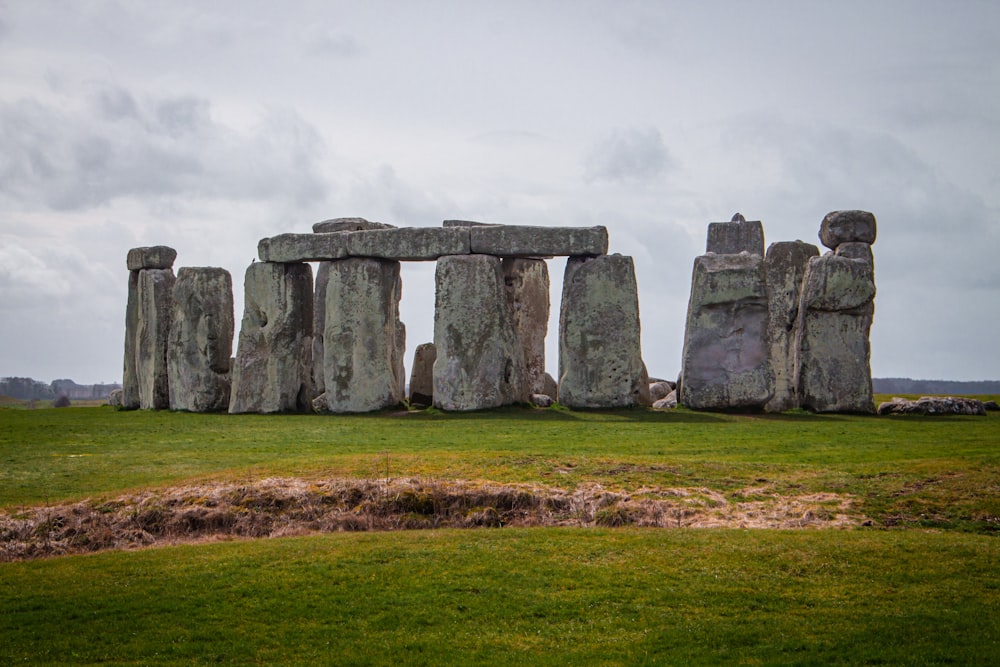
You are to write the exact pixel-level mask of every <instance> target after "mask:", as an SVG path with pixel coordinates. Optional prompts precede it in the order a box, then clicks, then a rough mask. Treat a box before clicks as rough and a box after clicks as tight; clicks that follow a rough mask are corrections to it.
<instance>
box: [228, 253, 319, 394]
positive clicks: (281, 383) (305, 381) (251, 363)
mask: <svg viewBox="0 0 1000 667" xmlns="http://www.w3.org/2000/svg"><path fill="white" fill-rule="evenodd" d="M243 292H244V294H243V299H244V310H243V321H242V323H241V325H240V340H239V345H238V346H237V351H236V361H235V363H234V364H233V388H232V395H231V398H230V401H229V412H231V413H241V412H261V413H272V412H290V411H298V412H306V411H308V410H309V409H310V408H311V405H310V399H311V398H312V389H311V381H310V375H311V367H312V335H311V334H312V325H313V312H312V304H313V300H312V268H311V267H310V266H309V265H308V264H279V263H272V262H256V263H254V264H251V265H250V266H249V267H247V271H246V277H245V279H244V290H243Z"/></svg>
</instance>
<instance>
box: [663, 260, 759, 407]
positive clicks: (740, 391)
mask: <svg viewBox="0 0 1000 667" xmlns="http://www.w3.org/2000/svg"><path fill="white" fill-rule="evenodd" d="M767 306H768V304H767V289H766V287H765V280H764V261H763V257H762V256H760V255H755V254H750V253H741V254H739V255H713V254H707V255H702V256H700V257H698V258H696V259H695V261H694V272H693V276H692V278H691V297H690V300H689V302H688V313H687V325H686V327H685V333H684V350H683V355H682V366H681V375H682V377H683V383H682V384H680V389H681V392H680V402H681V404H683V405H684V406H686V407H689V408H693V409H696V410H730V409H732V410H759V409H762V408H763V407H764V406H765V405H766V404H767V402H768V401H770V400H771V397H772V395H773V394H774V375H773V373H772V371H771V365H770V363H769V359H768V353H769V347H770V346H769V343H768V340H767V330H768V308H767Z"/></svg>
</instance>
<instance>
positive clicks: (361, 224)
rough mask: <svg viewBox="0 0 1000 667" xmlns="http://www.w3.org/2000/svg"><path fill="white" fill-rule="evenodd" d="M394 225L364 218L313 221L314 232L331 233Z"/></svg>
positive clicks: (384, 227) (393, 227) (390, 227)
mask: <svg viewBox="0 0 1000 667" xmlns="http://www.w3.org/2000/svg"><path fill="white" fill-rule="evenodd" d="M395 228H396V226H395V225H390V224H387V223H384V222H371V221H369V220H365V219H364V218H331V219H330V220H324V221H323V222H316V223H313V226H312V230H313V233H315V234H332V233H335V232H358V231H361V230H363V229H395Z"/></svg>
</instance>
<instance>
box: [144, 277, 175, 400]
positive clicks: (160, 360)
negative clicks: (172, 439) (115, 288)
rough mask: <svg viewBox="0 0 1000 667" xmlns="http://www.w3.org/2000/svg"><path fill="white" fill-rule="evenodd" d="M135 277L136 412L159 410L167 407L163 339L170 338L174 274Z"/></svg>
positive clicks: (167, 395)
mask: <svg viewBox="0 0 1000 667" xmlns="http://www.w3.org/2000/svg"><path fill="white" fill-rule="evenodd" d="M138 273H139V283H138V290H137V295H138V317H137V327H136V340H135V354H136V362H135V372H136V380H137V384H138V387H139V408H140V409H142V410H163V409H166V408H169V407H170V390H169V380H168V377H167V337H168V336H169V334H170V318H171V310H172V308H171V302H172V300H173V290H174V272H173V270H172V269H143V270H142V271H139V272H138Z"/></svg>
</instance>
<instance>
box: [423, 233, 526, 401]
mask: <svg viewBox="0 0 1000 667" xmlns="http://www.w3.org/2000/svg"><path fill="white" fill-rule="evenodd" d="M451 229H455V228H451ZM435 283H436V290H437V292H436V295H435V309H434V346H435V348H436V350H437V359H436V360H435V362H434V392H433V393H434V405H435V406H436V407H438V408H441V409H442V410H481V409H485V408H495V407H499V406H501V405H508V404H511V403H523V402H527V400H528V389H527V383H526V378H525V371H524V358H523V354H522V352H521V346H520V343H519V342H518V340H517V334H516V333H515V331H514V324H513V321H512V319H513V318H512V314H511V310H510V305H509V304H508V302H507V298H506V295H505V293H504V282H503V273H502V270H501V266H500V258H499V257H493V256H489V255H459V256H448V257H442V258H441V259H440V260H438V264H437V271H436V273H435Z"/></svg>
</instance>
